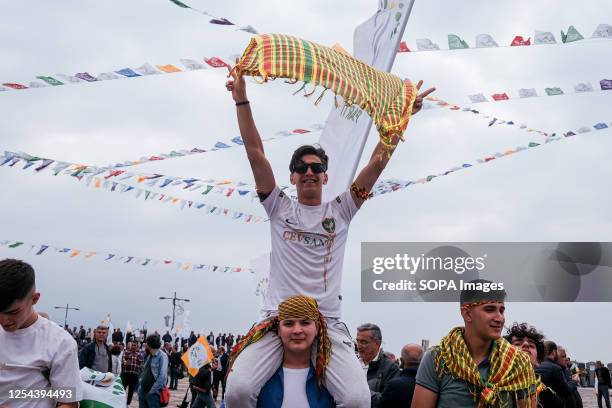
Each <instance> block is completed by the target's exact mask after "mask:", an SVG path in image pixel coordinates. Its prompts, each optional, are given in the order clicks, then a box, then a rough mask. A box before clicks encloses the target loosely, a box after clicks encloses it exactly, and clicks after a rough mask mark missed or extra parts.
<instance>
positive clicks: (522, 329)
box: [504, 322, 545, 361]
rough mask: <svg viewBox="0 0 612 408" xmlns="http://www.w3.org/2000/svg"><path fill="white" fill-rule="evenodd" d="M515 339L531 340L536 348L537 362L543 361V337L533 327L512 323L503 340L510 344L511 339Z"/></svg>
mask: <svg viewBox="0 0 612 408" xmlns="http://www.w3.org/2000/svg"><path fill="white" fill-rule="evenodd" d="M513 337H516V338H519V339H524V338H528V339H531V340H533V342H534V343H535V346H536V352H537V354H538V357H537V358H538V361H542V360H544V357H545V356H544V335H543V334H542V333H540V332H539V331H538V330H537V329H536V328H535V327H533V326H529V325H527V323H520V324H519V323H517V322H514V323H513V324H512V327H510V328H509V329H508V330H507V331H506V335H505V336H504V338H505V339H506V340H508V341H509V342H512V338H513Z"/></svg>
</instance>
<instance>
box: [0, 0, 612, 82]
mask: <svg viewBox="0 0 612 408" xmlns="http://www.w3.org/2000/svg"><path fill="white" fill-rule="evenodd" d="M170 1H172V2H173V3H175V4H177V5H179V4H182V6H181V7H184V8H190V9H193V8H192V7H190V6H187V5H185V4H184V3H181V2H180V1H177V0H170ZM203 13H205V14H206V15H209V16H211V17H214V16H212V15H211V14H208V13H207V12H203ZM213 21H214V22H213ZM211 23H213V24H221V25H234V24H233V23H231V22H230V21H229V20H227V19H224V18H217V17H214V18H213V20H211ZM247 27H250V26H247ZM251 28H252V27H251ZM240 29H242V28H240ZM244 31H248V30H244ZM249 32H252V33H254V34H256V32H255V31H254V30H253V31H249ZM591 38H592V40H602V39H610V38H612V26H610V25H608V24H600V25H599V26H597V29H596V30H595V32H594V33H593V35H592V37H591ZM561 39H562V43H564V44H565V43H575V42H578V41H586V40H585V39H584V37H583V36H582V35H581V34H580V33H579V32H578V31H577V30H576V29H575V28H574V26H570V28H569V29H568V32H567V34H565V33H564V32H563V31H561ZM556 43H557V41H556V39H555V36H554V35H553V34H552V33H551V32H543V31H536V33H535V35H534V44H535V45H542V44H556ZM416 44H417V49H418V51H433V50H440V47H439V46H438V45H437V44H435V43H434V42H432V41H431V40H430V39H428V38H424V39H423V38H421V39H417V40H416ZM448 44H449V50H456V49H466V48H470V47H469V45H468V44H467V42H465V41H464V40H462V39H461V38H460V37H459V36H457V35H455V34H449V35H448ZM527 45H531V37H529V38H527V40H525V39H523V37H522V36H516V37H515V38H514V40H513V41H512V43H511V45H510V46H527ZM486 47H498V44H497V42H496V41H495V40H493V38H492V37H491V36H490V35H489V34H479V35H478V36H477V37H476V48H486ZM398 52H400V53H402V52H415V51H411V50H410V49H409V47H408V45H407V43H406V42H405V41H402V42H401V43H400V46H399V50H398ZM235 55H236V54H233V56H230V57H228V59H229V61H233V60H234V56H235ZM180 62H181V64H182V65H183V66H184V69H181V68H179V67H178V66H177V65H173V64H165V65H155V66H153V65H151V64H150V63H145V64H143V65H141V66H139V67H137V68H122V69H118V70H116V71H109V72H102V73H100V74H97V75H94V74H91V73H89V72H79V73H76V74H74V75H66V74H55V75H39V76H37V77H36V79H38V81H31V82H29V84H27V85H26V84H22V83H18V82H4V83H2V85H1V86H0V92H1V91H9V90H24V89H32V88H45V87H53V86H61V85H67V84H76V83H91V82H100V81H109V80H115V79H124V78H137V77H143V76H151V75H158V74H173V73H178V72H184V71H195V70H201V69H206V68H208V67H211V68H231V67H230V64H228V63H227V62H225V61H224V60H222V59H221V58H219V57H211V58H204V59H203V61H202V62H200V61H197V60H194V59H187V58H182V59H180Z"/></svg>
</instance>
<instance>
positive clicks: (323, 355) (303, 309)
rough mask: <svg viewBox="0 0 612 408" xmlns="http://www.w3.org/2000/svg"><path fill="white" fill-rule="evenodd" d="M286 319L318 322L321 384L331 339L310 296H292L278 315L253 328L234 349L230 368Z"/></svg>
mask: <svg viewBox="0 0 612 408" xmlns="http://www.w3.org/2000/svg"><path fill="white" fill-rule="evenodd" d="M285 319H308V320H312V321H314V322H315V323H316V324H317V337H316V340H317V358H316V362H315V373H316V376H317V379H318V381H319V384H321V382H322V381H323V378H324V376H325V368H326V367H327V365H328V364H329V358H330V354H331V339H330V338H329V334H328V333H327V323H326V321H325V318H324V317H323V315H322V314H321V312H320V311H319V306H318V304H317V301H316V300H315V299H314V298H311V297H310V296H301V295H298V296H292V297H289V298H287V299H285V300H284V301H283V302H281V303H280V304H279V305H278V316H274V317H272V318H270V319H268V320H266V321H264V322H262V323H259V324H257V325H255V326H253V327H252V328H251V330H249V332H248V333H247V335H246V336H245V337H244V338H243V339H242V340H241V341H240V343H238V344H236V345H235V346H234V348H233V349H232V356H231V360H230V370H228V374H229V372H230V371H231V366H232V365H233V363H234V361H235V360H236V358H237V357H238V355H239V354H240V353H241V352H242V351H243V350H244V349H245V348H246V347H248V346H249V345H250V344H252V343H255V342H257V341H259V340H260V339H261V338H263V337H264V336H265V335H266V333H268V332H269V331H274V332H275V333H277V334H278V325H279V323H280V322H281V321H283V320H285Z"/></svg>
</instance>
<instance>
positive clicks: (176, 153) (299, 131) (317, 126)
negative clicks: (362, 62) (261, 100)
mask: <svg viewBox="0 0 612 408" xmlns="http://www.w3.org/2000/svg"><path fill="white" fill-rule="evenodd" d="M324 127H325V125H324V124H322V123H314V124H312V125H310V126H308V127H306V128H296V129H293V130H281V131H279V132H276V133H275V134H274V136H271V137H266V138H262V139H261V141H262V142H269V141H272V140H277V139H283V138H286V137H289V136H296V135H303V134H306V133H312V132H317V131H321V130H323V129H324ZM236 146H244V142H243V141H242V137H240V136H236V137H234V138H232V139H231V141H226V142H217V143H215V144H214V146H213V147H212V148H209V149H200V148H197V147H194V148H193V149H191V150H186V149H181V150H178V149H175V150H172V151H170V152H169V153H160V154H156V155H152V156H142V157H141V158H140V159H138V160H126V161H124V162H122V163H116V164H113V165H110V166H106V167H107V168H123V167H130V166H136V165H139V164H144V163H148V162H152V161H160V160H168V159H176V158H179V157H185V156H191V155H194V154H201V153H207V152H214V151H218V150H224V149H229V148H231V147H236Z"/></svg>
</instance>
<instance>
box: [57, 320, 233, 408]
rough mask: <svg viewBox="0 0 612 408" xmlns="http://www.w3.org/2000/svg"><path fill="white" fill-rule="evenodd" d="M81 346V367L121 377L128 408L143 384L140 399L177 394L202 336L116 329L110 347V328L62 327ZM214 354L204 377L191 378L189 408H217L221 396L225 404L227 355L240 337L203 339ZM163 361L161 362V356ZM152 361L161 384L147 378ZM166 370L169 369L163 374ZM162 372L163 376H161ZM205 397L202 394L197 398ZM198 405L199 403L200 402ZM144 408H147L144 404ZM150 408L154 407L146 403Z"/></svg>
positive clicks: (228, 336)
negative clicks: (165, 389) (192, 350)
mask: <svg viewBox="0 0 612 408" xmlns="http://www.w3.org/2000/svg"><path fill="white" fill-rule="evenodd" d="M64 329H65V330H66V332H67V333H68V334H70V335H71V336H72V337H73V338H74V339H75V341H76V342H77V344H78V351H79V354H78V356H79V367H80V368H83V367H88V368H90V369H92V370H95V371H100V372H112V373H113V374H115V375H118V376H120V377H121V380H122V383H123V385H124V387H125V389H126V392H127V404H128V406H129V405H130V403H131V401H132V399H133V396H134V392H136V391H137V390H138V388H139V384H140V383H144V386H143V389H142V390H141V393H140V394H144V395H145V396H146V395H147V394H149V393H151V391H153V393H158V392H159V391H161V388H163V386H164V385H167V386H168V388H169V390H177V389H178V381H179V380H180V379H183V378H185V376H188V375H189V374H188V367H186V365H185V363H184V361H183V359H182V357H183V354H185V353H187V351H188V350H189V347H191V346H193V345H194V344H195V343H196V342H197V341H198V338H199V337H200V334H199V333H198V334H196V333H195V332H194V331H192V332H191V333H190V334H189V336H188V337H187V338H183V339H181V338H179V337H175V338H173V336H172V335H171V334H170V332H169V331H166V332H165V333H164V334H163V335H161V334H160V333H158V332H157V331H154V332H153V333H149V334H148V333H147V330H146V329H143V330H142V331H140V332H139V333H138V334H135V333H132V332H131V331H128V332H126V333H125V334H124V333H123V332H122V331H121V329H113V332H112V333H111V335H110V338H111V341H110V342H109V341H108V339H109V327H108V326H105V325H99V326H98V327H96V328H95V329H91V328H90V329H88V330H85V329H84V328H83V326H81V327H80V328H79V329H77V328H76V327H73V328H72V329H70V328H69V327H64ZM205 338H206V340H207V342H208V344H209V345H211V350H212V354H213V360H212V361H210V362H209V363H207V364H205V365H204V367H203V369H202V373H201V374H200V375H195V376H193V378H190V389H191V406H196V407H197V406H206V405H204V401H206V402H208V401H209V400H210V401H212V403H213V404H214V402H215V401H217V398H218V396H219V397H220V399H223V397H224V395H225V377H226V373H227V367H228V360H229V354H228V351H229V350H231V348H232V347H233V346H234V344H235V343H237V342H239V341H240V338H241V335H237V336H235V335H234V334H232V333H227V334H226V333H218V334H217V335H216V336H215V335H214V334H213V332H212V331H211V332H210V333H209V334H208V335H206V336H205ZM158 351H159V352H161V354H160V356H161V355H162V354H163V355H165V357H157V354H158V353H157V352H158ZM149 356H151V357H152V361H151V364H150V367H151V370H152V375H153V377H154V378H155V379H156V380H157V379H158V378H162V379H165V380H159V382H157V381H155V382H154V383H153V384H150V383H151V378H148V379H147V377H148V371H147V369H146V368H147V366H146V362H147V358H148V357H149ZM163 367H166V368H165V370H164V369H163ZM207 370H209V371H211V379H210V381H209V384H205V378H204V377H205V375H204V374H205V373H206V371H207ZM161 371H165V372H164V373H162V372H161ZM199 394H202V395H199ZM198 396H199V400H200V402H197V401H196V400H198ZM140 404H141V406H143V403H142V402H141V403H140ZM148 405H153V406H155V405H154V404H152V403H150V402H148Z"/></svg>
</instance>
